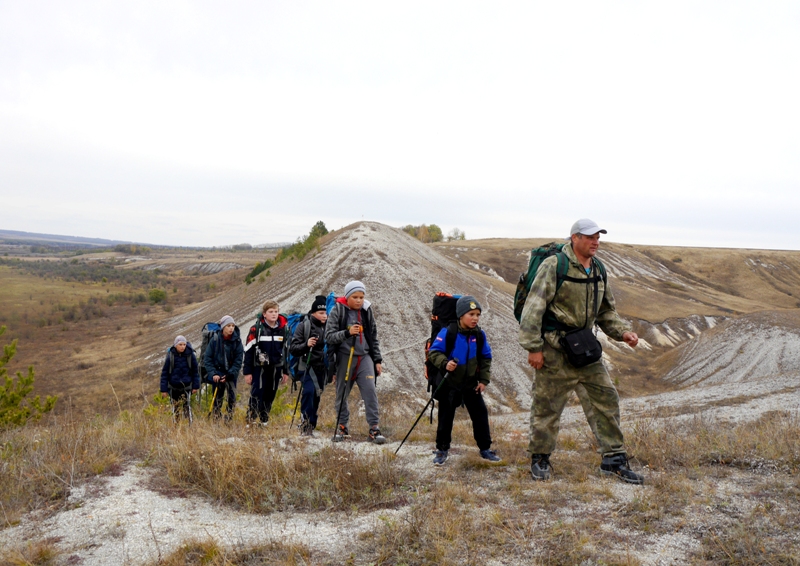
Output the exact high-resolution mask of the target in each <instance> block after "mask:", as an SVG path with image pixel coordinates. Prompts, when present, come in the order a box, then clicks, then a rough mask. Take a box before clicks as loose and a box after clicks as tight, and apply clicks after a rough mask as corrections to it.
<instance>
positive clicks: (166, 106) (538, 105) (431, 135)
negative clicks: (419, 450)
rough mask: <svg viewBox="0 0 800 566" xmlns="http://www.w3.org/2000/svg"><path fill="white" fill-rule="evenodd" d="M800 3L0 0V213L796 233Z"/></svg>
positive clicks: (612, 233) (232, 226)
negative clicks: (580, 224)
mask: <svg viewBox="0 0 800 566" xmlns="http://www.w3.org/2000/svg"><path fill="white" fill-rule="evenodd" d="M798 101H800V2H796V1H795V2H753V1H749V2H734V1H729V0H725V1H720V2H675V1H670V2H664V1H661V2H641V1H638V0H637V1H619V2H597V1H596V0H593V1H588V2H530V1H528V2H520V3H511V2H480V3H477V2H476V3H471V2H464V1H458V2H431V1H425V2H409V1H403V2H395V3H388V2H375V1H370V2H330V1H326V2H302V1H291V2H266V1H253V2H235V1H229V2H195V1H192V2H189V1H182V2H170V1H164V0H159V1H158V2H147V1H141V0H137V1H136V2H106V1H98V2H84V1H75V0H72V1H70V2H63V1H53V2H38V1H33V0H12V1H8V0H0V197H1V198H0V203H2V204H1V205H0V206H1V207H2V208H1V209H0V210H2V218H1V219H0V228H3V229H9V230H25V231H29V232H45V233H53V234H66V235H74V236H86V237H100V238H109V239H117V240H132V241H138V242H148V243H154V244H175V245H209V246H210V245H225V244H235V243H242V242H249V243H251V244H259V243H266V242H276V241H288V240H294V239H296V238H297V237H298V236H300V235H302V234H304V233H306V232H308V230H309V229H310V228H311V226H312V225H313V224H314V223H315V222H316V221H317V220H322V221H324V222H325V224H326V225H327V226H328V228H330V229H334V228H339V227H341V226H344V225H347V224H349V223H351V222H354V221H356V220H361V219H362V218H363V219H367V220H376V221H379V222H384V223H386V224H389V225H393V226H401V225H405V224H420V223H425V224H429V223H436V224H438V225H439V226H441V227H442V228H443V229H444V231H445V232H447V231H449V230H450V229H451V228H453V227H459V228H461V229H462V230H464V231H465V232H466V234H467V237H468V238H470V239H472V238H482V237H493V236H497V237H551V236H565V235H567V233H568V230H569V226H570V225H571V224H572V222H573V221H574V220H576V219H577V218H581V217H590V218H593V219H594V220H596V221H597V222H598V223H599V224H601V226H603V227H605V228H607V229H608V236H606V238H605V239H608V240H611V241H618V242H628V243H640V244H662V245H691V246H723V247H758V248H780V249H787V248H788V249H800V227H798V225H797V224H796V222H797V216H798V211H800V102H798Z"/></svg>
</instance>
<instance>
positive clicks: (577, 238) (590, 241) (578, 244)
mask: <svg viewBox="0 0 800 566" xmlns="http://www.w3.org/2000/svg"><path fill="white" fill-rule="evenodd" d="M599 247H600V232H598V233H597V234H593V235H591V236H586V235H585V234H574V235H573V236H572V249H573V250H574V251H575V254H576V255H578V256H580V257H594V254H596V253H597V249H598V248H599Z"/></svg>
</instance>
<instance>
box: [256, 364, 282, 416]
mask: <svg viewBox="0 0 800 566" xmlns="http://www.w3.org/2000/svg"><path fill="white" fill-rule="evenodd" d="M282 371H283V368H281V367H278V366H274V365H268V366H264V367H262V368H261V375H258V376H257V375H256V374H255V372H254V373H253V383H252V385H250V403H249V404H248V406H247V420H248V421H255V420H256V419H259V420H261V422H262V423H265V422H267V421H268V420H269V412H270V411H271V410H272V403H273V401H275V393H276V392H277V391H278V387H279V386H280V384H281V376H282V373H281V372H282Z"/></svg>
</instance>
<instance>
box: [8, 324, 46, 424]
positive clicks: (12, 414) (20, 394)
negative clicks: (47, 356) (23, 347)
mask: <svg viewBox="0 0 800 566" xmlns="http://www.w3.org/2000/svg"><path fill="white" fill-rule="evenodd" d="M5 331H6V327H5V326H0V336H2V335H3V334H4V333H5ZM16 353H17V341H16V340H13V341H12V342H11V344H6V345H5V346H3V356H2V357H0V380H2V381H3V382H4V385H2V386H0V430H4V429H7V428H13V427H18V426H23V425H25V424H26V423H27V422H28V421H38V420H39V419H40V418H41V417H42V415H43V414H45V413H47V412H49V411H51V410H52V409H53V407H54V406H55V404H56V397H50V396H48V397H47V399H45V402H44V403H41V402H40V400H39V396H38V395H37V396H36V397H34V398H33V399H29V400H26V398H27V396H28V395H29V394H30V393H31V392H32V391H33V366H30V367H29V368H28V373H27V375H23V374H22V372H20V371H18V372H17V377H16V379H14V378H13V377H11V376H9V375H8V370H7V369H6V367H5V366H6V365H8V362H10V361H11V359H12V358H13V357H14V355H15V354H16Z"/></svg>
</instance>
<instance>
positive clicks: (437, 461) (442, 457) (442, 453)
mask: <svg viewBox="0 0 800 566" xmlns="http://www.w3.org/2000/svg"><path fill="white" fill-rule="evenodd" d="M447 456H448V453H447V450H437V451H436V456H434V457H433V465H434V466H444V463H445V462H447Z"/></svg>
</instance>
